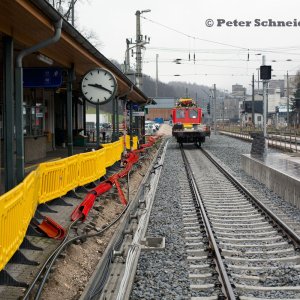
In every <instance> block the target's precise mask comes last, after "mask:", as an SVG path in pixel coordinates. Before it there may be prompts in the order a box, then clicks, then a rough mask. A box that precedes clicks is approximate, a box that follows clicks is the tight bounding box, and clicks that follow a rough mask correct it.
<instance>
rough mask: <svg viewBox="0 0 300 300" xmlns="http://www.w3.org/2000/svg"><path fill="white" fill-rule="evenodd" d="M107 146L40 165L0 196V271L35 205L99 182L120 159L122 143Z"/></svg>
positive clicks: (16, 245) (24, 228)
mask: <svg viewBox="0 0 300 300" xmlns="http://www.w3.org/2000/svg"><path fill="white" fill-rule="evenodd" d="M136 140H137V138H136ZM106 145H107V146H105V147H104V148H103V149H100V150H97V151H92V152H87V153H81V154H78V155H74V156H71V157H68V158H64V159H60V160H57V161H52V162H46V163H42V164H40V165H39V167H38V168H37V170H36V171H33V172H31V173H30V174H29V175H28V176H27V177H26V178H25V179H24V180H23V182H22V183H20V184H19V185H18V186H16V187H15V188H13V189H12V190H10V191H9V192H7V193H5V194H4V195H2V196H0V271H1V270H2V269H3V268H4V267H5V265H6V264H7V263H8V261H9V260H10V258H11V257H12V256H13V255H14V253H15V252H16V251H17V250H18V248H19V246H20V245H21V243H22V241H23V239H24V237H25V234H26V230H27V228H28V226H29V223H30V220H31V219H32V217H33V215H34V213H35V210H36V208H37V205H38V204H41V203H45V202H47V201H50V200H53V199H55V198H57V197H60V196H63V195H65V194H66V193H67V192H68V191H70V190H72V189H74V188H76V187H77V186H81V185H85V184H87V183H90V182H92V181H94V180H96V179H99V178H101V177H102V176H104V175H105V174H106V167H107V166H111V165H113V164H114V163H115V162H116V161H118V160H120V159H121V155H122V152H123V142H122V140H121V139H120V140H119V141H117V142H114V143H111V144H106Z"/></svg>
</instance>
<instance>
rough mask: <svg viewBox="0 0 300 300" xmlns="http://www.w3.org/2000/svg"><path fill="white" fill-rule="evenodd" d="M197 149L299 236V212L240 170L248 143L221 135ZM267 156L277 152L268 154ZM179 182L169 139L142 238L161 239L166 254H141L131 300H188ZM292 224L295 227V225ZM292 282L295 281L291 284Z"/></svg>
mask: <svg viewBox="0 0 300 300" xmlns="http://www.w3.org/2000/svg"><path fill="white" fill-rule="evenodd" d="M203 148H204V149H206V150H208V151H209V152H210V153H211V154H212V155H213V156H215V157H216V158H217V159H218V160H219V161H221V162H222V164H223V165H225V166H226V169H229V170H230V172H231V173H232V175H233V176H235V177H236V178H237V179H238V180H240V181H241V182H242V184H243V185H244V186H245V187H246V188H247V189H248V190H249V191H250V192H252V193H255V196H259V199H260V200H261V201H262V202H264V203H265V204H267V205H270V209H271V210H273V211H274V212H275V213H278V212H279V213H282V214H283V215H284V216H285V217H286V218H287V219H289V220H291V221H293V222H295V223H296V225H295V226H294V227H293V229H294V230H299V231H300V225H299V221H300V210H299V209H297V208H296V207H294V206H292V205H291V204H289V203H287V202H286V201H284V200H283V199H282V198H281V197H279V196H278V195H276V194H275V193H273V192H272V191H270V190H269V189H268V188H267V187H265V186H264V185H263V184H261V183H259V182H258V181H257V180H255V179H253V178H252V177H251V176H249V175H247V174H246V173H245V172H244V171H243V170H242V168H241V155H242V154H249V153H250V151H251V143H249V142H245V141H242V140H238V139H235V138H232V137H228V136H224V135H219V134H217V135H212V136H211V137H210V138H207V140H206V142H205V144H203ZM267 151H268V152H278V151H276V150H273V149H268V150H267ZM184 177H185V174H184V167H183V162H182V158H181V155H180V150H179V147H178V145H177V143H176V142H175V141H174V140H173V141H172V142H171V143H170V144H169V147H168V151H167V154H166V159H165V162H164V166H163V170H162V174H161V179H160V181H159V184H158V189H157V194H156V197H155V199H154V204H153V208H152V212H151V216H150V222H149V227H148V231H147V236H164V237H165V238H166V249H165V250H163V251H150V252H144V251H143V252H142V253H141V257H140V259H139V263H138V268H137V275H136V278H135V283H134V286H133V291H132V294H131V299H132V300H133V299H190V297H191V296H195V295H193V292H191V290H190V288H189V286H190V281H189V279H188V263H187V260H186V257H187V255H186V252H185V246H184V244H185V241H184V234H183V230H184V229H183V224H182V212H181V204H180V192H179V190H178V188H179V181H180V180H181V179H182V178H184ZM297 222H298V225H297ZM297 283H298V281H297ZM272 296H274V295H270V298H272Z"/></svg>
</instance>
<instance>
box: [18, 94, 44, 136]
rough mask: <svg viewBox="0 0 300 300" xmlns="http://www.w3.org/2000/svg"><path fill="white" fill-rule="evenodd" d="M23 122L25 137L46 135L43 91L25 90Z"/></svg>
mask: <svg viewBox="0 0 300 300" xmlns="http://www.w3.org/2000/svg"><path fill="white" fill-rule="evenodd" d="M23 121H24V135H25V136H41V135H44V130H45V106H44V100H43V90H42V89H28V90H27V89H24V102H23Z"/></svg>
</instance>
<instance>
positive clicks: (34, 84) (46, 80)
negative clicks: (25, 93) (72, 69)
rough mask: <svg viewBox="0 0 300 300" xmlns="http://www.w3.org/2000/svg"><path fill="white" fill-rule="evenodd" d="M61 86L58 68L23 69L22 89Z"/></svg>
mask: <svg viewBox="0 0 300 300" xmlns="http://www.w3.org/2000/svg"><path fill="white" fill-rule="evenodd" d="M61 85H62V70H61V69H60V68H23V87H24V88H57V87H60V86H61Z"/></svg>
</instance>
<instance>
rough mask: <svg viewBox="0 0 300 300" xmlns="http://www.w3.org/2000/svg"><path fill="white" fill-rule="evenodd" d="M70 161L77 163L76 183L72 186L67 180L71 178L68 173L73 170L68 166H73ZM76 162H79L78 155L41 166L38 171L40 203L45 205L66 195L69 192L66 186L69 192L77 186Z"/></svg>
mask: <svg viewBox="0 0 300 300" xmlns="http://www.w3.org/2000/svg"><path fill="white" fill-rule="evenodd" d="M70 160H72V161H74V163H75V172H74V174H75V176H76V181H75V182H74V181H73V182H72V184H71V183H70V182H67V178H68V177H70V176H69V174H68V172H69V171H70V169H72V168H68V166H70V165H71V161H70ZM76 160H78V155H75V157H69V158H64V159H60V160H57V161H52V162H46V163H42V164H40V165H39V167H38V169H37V180H38V199H39V203H44V202H46V201H49V200H52V199H55V198H57V197H60V196H63V195H65V194H66V193H67V191H68V190H67V189H66V184H67V185H68V187H69V190H70V189H72V188H75V187H76V186H77V184H78V166H77V163H76ZM70 187H71V188H70Z"/></svg>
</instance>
